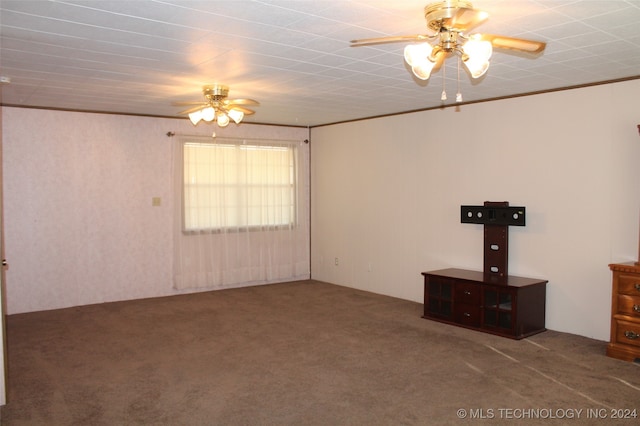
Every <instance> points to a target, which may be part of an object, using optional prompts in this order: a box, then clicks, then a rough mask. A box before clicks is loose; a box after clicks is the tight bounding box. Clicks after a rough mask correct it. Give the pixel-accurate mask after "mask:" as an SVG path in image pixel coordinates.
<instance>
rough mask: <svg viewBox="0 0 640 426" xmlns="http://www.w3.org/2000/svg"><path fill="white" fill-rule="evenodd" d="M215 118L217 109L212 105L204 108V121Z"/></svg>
mask: <svg viewBox="0 0 640 426" xmlns="http://www.w3.org/2000/svg"><path fill="white" fill-rule="evenodd" d="M214 118H216V111H215V110H214V109H213V108H212V107H207V108H205V109H203V110H202V119H203V120H204V121H212V120H213V119H214Z"/></svg>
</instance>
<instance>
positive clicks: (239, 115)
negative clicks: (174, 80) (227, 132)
mask: <svg viewBox="0 0 640 426" xmlns="http://www.w3.org/2000/svg"><path fill="white" fill-rule="evenodd" d="M202 93H203V94H204V100H202V101H196V102H189V101H187V102H174V105H183V106H187V105H196V106H194V107H192V108H189V109H186V110H184V111H180V112H179V113H178V114H188V115H189V120H191V122H192V123H193V125H194V126H195V125H196V124H198V123H199V122H200V120H204V121H208V122H210V121H214V120H215V121H216V122H217V123H218V126H220V127H226V126H227V125H228V124H229V119H231V120H233V121H234V122H235V123H236V124H238V123H240V122H241V121H242V119H243V118H244V116H245V115H250V114H254V113H255V111H253V110H250V109H249V108H245V107H244V105H254V106H258V105H260V103H259V102H258V101H254V100H253V99H227V96H228V95H229V86H225V85H223V84H213V85H206V86H203V87H202Z"/></svg>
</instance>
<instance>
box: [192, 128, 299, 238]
mask: <svg viewBox="0 0 640 426" xmlns="http://www.w3.org/2000/svg"><path fill="white" fill-rule="evenodd" d="M296 151H297V150H296V148H295V146H293V145H289V144H286V143H275V142H272V143H256V142H255V141H252V142H250V143H242V141H237V142H236V141H230V142H229V141H224V140H216V142H214V143H211V142H192V141H187V142H185V143H184V144H183V152H182V154H183V167H184V188H183V189H184V190H183V230H184V231H185V232H196V231H215V230H221V229H226V228H244V229H247V228H263V227H268V228H278V227H291V226H293V225H295V222H296V193H297V188H296V185H297V170H296Z"/></svg>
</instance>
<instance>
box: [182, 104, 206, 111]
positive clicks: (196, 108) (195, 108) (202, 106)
mask: <svg viewBox="0 0 640 426" xmlns="http://www.w3.org/2000/svg"><path fill="white" fill-rule="evenodd" d="M207 105H208V104H202V103H201V104H200V105H198V106H195V107H193V108H189V109H185V110H184V111H180V112H179V113H178V114H191V113H192V112H196V111H198V110H199V109H202V108H204V107H206V106H207Z"/></svg>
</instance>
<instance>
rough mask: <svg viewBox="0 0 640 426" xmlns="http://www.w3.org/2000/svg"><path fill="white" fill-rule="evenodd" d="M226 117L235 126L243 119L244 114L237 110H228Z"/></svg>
mask: <svg viewBox="0 0 640 426" xmlns="http://www.w3.org/2000/svg"><path fill="white" fill-rule="evenodd" d="M228 115H229V117H231V119H232V120H233V121H234V122H235V123H236V124H239V123H240V122H241V121H242V119H243V118H244V112H242V111H238V110H237V109H232V110H229V114H228Z"/></svg>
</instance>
